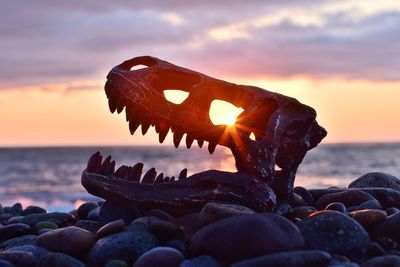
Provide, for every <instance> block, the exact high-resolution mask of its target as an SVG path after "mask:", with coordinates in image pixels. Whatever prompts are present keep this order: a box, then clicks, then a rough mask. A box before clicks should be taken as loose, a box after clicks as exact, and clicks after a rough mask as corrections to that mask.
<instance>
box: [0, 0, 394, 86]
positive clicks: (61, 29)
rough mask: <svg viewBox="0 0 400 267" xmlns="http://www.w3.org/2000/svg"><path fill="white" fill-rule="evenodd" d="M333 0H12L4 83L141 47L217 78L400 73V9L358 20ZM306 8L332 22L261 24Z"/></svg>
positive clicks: (5, 22) (101, 72)
mask: <svg viewBox="0 0 400 267" xmlns="http://www.w3.org/2000/svg"><path fill="white" fill-rule="evenodd" d="M139 2H140V3H139ZM327 3H329V2H326V1H324V2H315V1H279V3H278V2H277V1H273V2H272V3H266V1H257V0H251V1H246V4H243V1H238V0H237V1H236V0H235V1H230V2H229V5H228V6H227V4H226V1H217V0H214V1H209V0H205V1H195V3H191V4H190V5H189V4H187V1H183V0H170V1H157V0H152V1H105V0H99V1H96V2H89V1H84V2H82V1H61V0H59V1H49V0H38V1H18V0H3V1H0V7H1V8H0V35H1V36H2V41H1V42H0V58H1V60H0V88H8V87H12V86H18V85H32V84H43V83H61V82H68V81H73V80H79V79H87V80H90V79H101V78H103V77H104V76H105V75H106V73H107V71H108V70H109V69H110V68H111V67H112V66H113V65H116V64H118V63H119V62H121V61H123V60H125V59H127V58H129V57H133V56H136V55H142V54H152V55H154V56H158V57H161V58H164V59H166V60H169V61H172V62H174V63H176V64H182V65H185V66H187V67H191V68H196V69H198V70H200V71H204V72H206V73H208V74H210V75H212V76H218V75H241V76H243V75H246V76H260V75H263V76H279V77H290V76H295V75H306V76H310V77H337V76H339V77H343V78H347V79H371V80H399V79H400V74H399V73H398V72H397V71H396V70H398V69H399V68H400V45H399V44H400V29H399V27H398V25H400V13H398V12H397V11H396V10H394V11H387V10H384V11H382V12H372V13H371V14H366V15H363V16H361V17H360V18H356V19H354V18H353V17H354V13H355V12H354V10H353V9H350V8H349V9H339V10H328V11H327V10H326V9H324V5H325V6H326V5H327ZM298 10H300V11H301V12H303V13H304V12H305V13H306V14H307V12H308V10H309V11H310V17H312V15H313V14H314V15H315V14H316V15H317V18H318V17H320V18H322V19H323V23H322V24H321V25H319V24H318V21H317V22H315V23H314V22H312V21H311V22H310V23H309V22H307V21H306V23H303V22H302V21H293V20H292V19H291V17H290V16H288V17H284V18H281V19H278V20H276V21H274V22H272V23H268V22H267V23H264V24H262V23H261V24H259V25H257V19H259V18H260V19H263V18H264V19H265V18H267V19H268V17H269V16H270V17H274V16H275V15H276V14H280V13H282V12H285V11H287V12H291V11H293V12H297V11H298ZM296 16H297V14H295V13H294V14H293V18H295V17H296ZM306 19H308V18H306ZM218 28H220V29H221V28H222V29H228V31H229V30H232V31H233V33H234V34H238V35H237V36H236V38H226V39H224V40H217V39H215V36H213V35H212V34H210V31H211V30H213V29H214V30H215V29H218ZM235 31H238V32H235ZM240 34H242V35H243V36H241V35H240ZM228 37H229V36H228ZM233 37H235V36H233Z"/></svg>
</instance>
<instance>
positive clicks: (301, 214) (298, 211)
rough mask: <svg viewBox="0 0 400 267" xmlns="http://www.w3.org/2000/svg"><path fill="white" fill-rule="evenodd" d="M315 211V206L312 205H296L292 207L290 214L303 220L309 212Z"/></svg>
mask: <svg viewBox="0 0 400 267" xmlns="http://www.w3.org/2000/svg"><path fill="white" fill-rule="evenodd" d="M314 211H315V208H314V207H312V206H298V207H294V208H293V211H292V213H291V214H290V217H291V218H299V219H300V220H303V219H304V218H306V217H307V216H309V215H310V214H311V213H313V212H314Z"/></svg>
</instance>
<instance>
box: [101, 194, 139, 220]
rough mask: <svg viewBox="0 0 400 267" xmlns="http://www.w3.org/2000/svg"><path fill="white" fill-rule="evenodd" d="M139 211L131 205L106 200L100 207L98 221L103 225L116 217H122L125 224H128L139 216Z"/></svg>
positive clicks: (116, 218)
mask: <svg viewBox="0 0 400 267" xmlns="http://www.w3.org/2000/svg"><path fill="white" fill-rule="evenodd" d="M139 213H140V211H139V209H138V208H136V207H135V206H133V205H131V206H123V205H121V204H118V203H114V202H112V201H108V200H107V201H105V202H104V204H103V205H102V206H101V207H100V212H99V223H100V224H102V225H104V224H107V223H109V222H112V221H115V220H118V219H123V220H124V221H125V224H129V223H131V222H132V221H133V220H134V219H136V218H137V217H139Z"/></svg>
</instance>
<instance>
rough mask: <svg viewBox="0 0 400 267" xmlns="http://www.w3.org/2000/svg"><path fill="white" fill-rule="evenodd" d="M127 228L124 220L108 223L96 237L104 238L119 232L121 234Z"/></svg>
mask: <svg viewBox="0 0 400 267" xmlns="http://www.w3.org/2000/svg"><path fill="white" fill-rule="evenodd" d="M124 227H125V222H124V220H122V219H118V220H115V221H112V222H109V223H107V224H106V225H104V226H103V227H101V228H100V229H99V230H98V231H97V233H96V236H97V238H102V237H104V236H107V235H111V234H114V233H117V232H120V231H122V230H123V229H124Z"/></svg>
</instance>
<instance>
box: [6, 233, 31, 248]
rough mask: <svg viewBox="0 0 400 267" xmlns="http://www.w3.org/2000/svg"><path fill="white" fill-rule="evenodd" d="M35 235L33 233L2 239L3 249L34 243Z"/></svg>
mask: <svg viewBox="0 0 400 267" xmlns="http://www.w3.org/2000/svg"><path fill="white" fill-rule="evenodd" d="M37 238H38V237H37V236H35V235H24V236H19V237H14V238H11V239H8V240H7V241H4V243H3V247H4V249H9V248H12V247H18V246H23V245H36V240H37Z"/></svg>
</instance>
